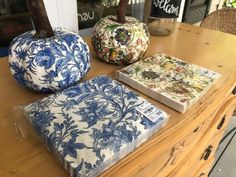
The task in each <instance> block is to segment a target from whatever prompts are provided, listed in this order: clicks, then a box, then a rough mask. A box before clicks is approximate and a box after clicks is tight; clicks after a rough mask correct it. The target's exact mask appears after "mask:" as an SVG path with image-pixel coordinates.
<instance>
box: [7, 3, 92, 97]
mask: <svg viewBox="0 0 236 177" xmlns="http://www.w3.org/2000/svg"><path fill="white" fill-rule="evenodd" d="M28 3H29V4H28V5H29V7H30V10H31V12H32V18H33V22H34V26H35V31H29V32H26V33H24V34H21V35H19V36H17V37H16V38H15V39H13V41H12V42H11V45H10V49H9V65H10V70H11V72H12V74H13V77H14V79H15V80H16V81H17V82H18V83H19V84H20V85H22V86H24V87H27V88H29V89H31V90H34V91H38V92H41V93H49V92H55V91H58V90H61V89H64V88H67V87H69V86H71V85H74V84H75V83H76V82H78V81H79V80H81V78H83V77H84V75H85V74H86V73H87V72H88V71H89V68H90V58H89V48H88V46H87V44H86V43H85V42H84V41H83V39H82V38H81V37H80V36H79V35H78V34H76V33H73V32H69V31H67V30H65V29H61V28H56V29H54V30H53V29H52V27H51V25H50V23H49V20H48V16H47V12H46V9H45V7H44V3H43V0H35V1H28Z"/></svg>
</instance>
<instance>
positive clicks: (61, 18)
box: [44, 0, 79, 32]
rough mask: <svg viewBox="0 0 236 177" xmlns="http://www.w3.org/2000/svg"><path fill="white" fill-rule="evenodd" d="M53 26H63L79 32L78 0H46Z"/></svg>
mask: <svg viewBox="0 0 236 177" xmlns="http://www.w3.org/2000/svg"><path fill="white" fill-rule="evenodd" d="M44 4H45V7H46V10H47V13H48V17H49V21H50V23H51V25H52V27H63V28H66V29H68V30H71V31H74V32H78V31H79V29H78V16H77V1H76V0H44Z"/></svg>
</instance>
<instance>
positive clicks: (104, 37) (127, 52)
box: [92, 16, 150, 65]
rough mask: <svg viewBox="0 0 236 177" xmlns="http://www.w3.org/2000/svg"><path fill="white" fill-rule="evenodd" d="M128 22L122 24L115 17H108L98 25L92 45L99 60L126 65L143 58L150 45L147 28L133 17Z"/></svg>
mask: <svg viewBox="0 0 236 177" xmlns="http://www.w3.org/2000/svg"><path fill="white" fill-rule="evenodd" d="M126 21H127V22H126V23H124V24H120V23H118V22H116V17H115V16H107V17H105V18H102V19H101V20H100V21H99V22H97V23H96V25H95V26H94V30H93V33H92V44H93V47H94V51H95V53H96V54H97V56H98V58H99V59H101V60H103V61H105V62H108V63H112V64H124V65H126V64H130V63H133V62H135V61H137V60H138V59H139V58H141V57H143V55H144V54H145V51H146V50H147V47H148V45H149V36H150V35H149V32H148V29H147V26H146V25H145V24H144V23H142V22H139V21H138V20H137V19H135V18H133V17H126Z"/></svg>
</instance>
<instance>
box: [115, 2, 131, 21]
mask: <svg viewBox="0 0 236 177" xmlns="http://www.w3.org/2000/svg"><path fill="white" fill-rule="evenodd" d="M128 3H129V0H120V2H119V4H118V9H117V22H118V23H125V12H126V8H127V6H128Z"/></svg>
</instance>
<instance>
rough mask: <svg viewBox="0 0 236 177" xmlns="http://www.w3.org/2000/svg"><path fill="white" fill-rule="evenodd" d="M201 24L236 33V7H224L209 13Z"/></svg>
mask: <svg viewBox="0 0 236 177" xmlns="http://www.w3.org/2000/svg"><path fill="white" fill-rule="evenodd" d="M200 26H201V27H203V28H208V29H213V30H217V31H221V32H225V33H230V34H234V35H236V9H234V8H224V9H220V10H216V11H214V12H212V13H211V14H209V15H208V16H207V17H206V18H205V19H204V20H203V21H202V23H201V25H200Z"/></svg>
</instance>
